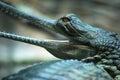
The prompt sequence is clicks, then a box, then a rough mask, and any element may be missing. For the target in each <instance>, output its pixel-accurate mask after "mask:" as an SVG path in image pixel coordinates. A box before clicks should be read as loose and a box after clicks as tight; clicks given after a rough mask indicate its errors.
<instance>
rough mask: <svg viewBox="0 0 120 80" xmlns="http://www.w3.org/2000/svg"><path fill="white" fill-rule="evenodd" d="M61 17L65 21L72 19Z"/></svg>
mask: <svg viewBox="0 0 120 80" xmlns="http://www.w3.org/2000/svg"><path fill="white" fill-rule="evenodd" d="M61 19H62V21H63V22H69V21H70V19H69V18H67V17H63V18H61Z"/></svg>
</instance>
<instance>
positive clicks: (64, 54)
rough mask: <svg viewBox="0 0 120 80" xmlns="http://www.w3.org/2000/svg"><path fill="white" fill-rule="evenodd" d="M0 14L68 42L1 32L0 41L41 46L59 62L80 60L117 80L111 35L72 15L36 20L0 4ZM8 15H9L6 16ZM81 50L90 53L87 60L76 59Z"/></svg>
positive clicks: (118, 52) (117, 43)
mask: <svg viewBox="0 0 120 80" xmlns="http://www.w3.org/2000/svg"><path fill="white" fill-rule="evenodd" d="M0 10H1V11H2V12H4V13H6V14H9V15H10V16H13V17H16V18H19V17H21V18H19V19H26V20H28V21H30V22H32V23H35V24H37V25H38V24H39V25H41V26H42V25H43V26H44V27H46V28H48V29H51V30H54V31H56V32H58V33H60V34H62V35H64V36H66V37H67V38H68V40H66V41H65V40H62V41H58V40H53V41H49V40H48V41H46V40H37V39H33V38H28V37H23V36H18V35H13V34H9V33H4V32H0V36H1V37H4V38H8V39H13V40H16V41H21V42H25V43H30V44H33V45H38V46H42V47H44V48H46V49H47V50H48V51H49V52H51V54H53V55H54V56H56V57H59V58H62V59H82V61H84V62H94V63H95V64H97V65H98V64H101V65H102V66H103V68H104V69H105V70H106V71H107V72H108V73H109V74H110V75H111V76H112V77H113V78H114V79H116V80H119V79H120V62H119V61H120V37H119V35H118V34H116V33H115V32H109V31H106V30H103V29H100V28H96V27H93V26H90V25H88V24H86V23H84V22H82V21H81V20H80V19H79V18H78V17H77V16H76V15H74V14H68V15H66V16H63V17H61V18H60V19H58V20H45V19H42V18H40V19H38V18H35V17H33V16H32V17H31V16H30V15H28V14H26V13H24V14H23V12H21V11H19V10H17V9H15V8H14V7H11V6H8V5H7V4H4V3H2V2H0ZM11 12H12V14H10V13H11ZM14 15H17V16H14ZM81 46H85V47H87V49H86V50H89V51H90V53H86V55H87V58H86V57H84V59H83V58H81V57H80V55H79V54H80V51H81ZM88 56H89V57H88Z"/></svg>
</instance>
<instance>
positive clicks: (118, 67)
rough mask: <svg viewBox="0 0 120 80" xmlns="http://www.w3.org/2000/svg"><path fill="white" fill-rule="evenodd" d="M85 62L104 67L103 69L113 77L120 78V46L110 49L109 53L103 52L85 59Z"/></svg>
mask: <svg viewBox="0 0 120 80" xmlns="http://www.w3.org/2000/svg"><path fill="white" fill-rule="evenodd" d="M82 61H84V62H94V63H95V64H99V65H101V66H103V68H104V69H105V70H106V71H107V72H108V73H109V74H110V75H111V76H112V77H113V78H116V77H117V76H119V77H120V45H116V46H114V48H113V49H110V48H108V50H107V51H104V52H103V51H101V52H99V53H98V54H97V55H94V56H93V57H88V58H86V59H83V60H82Z"/></svg>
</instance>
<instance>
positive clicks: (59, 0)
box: [0, 0, 120, 79]
mask: <svg viewBox="0 0 120 80" xmlns="http://www.w3.org/2000/svg"><path fill="white" fill-rule="evenodd" d="M1 1H4V2H6V3H8V4H10V5H12V6H15V7H16V8H18V9H19V10H22V11H24V12H27V13H29V14H32V15H33V16H38V17H45V18H52V19H58V18H59V17H61V16H64V15H66V14H68V13H74V14H76V15H77V16H78V17H79V18H80V19H81V20H83V21H84V22H86V23H88V24H90V25H92V26H97V27H101V28H104V29H106V30H109V31H114V32H117V33H119V34H120V29H119V25H120V15H119V14H120V0H1ZM0 31H5V32H10V33H15V34H19V35H25V36H30V37H34V38H42V39H65V38H64V37H63V36H61V35H59V34H57V33H54V32H51V31H50V30H45V29H43V28H37V27H36V26H32V25H30V24H26V23H21V22H19V21H17V20H15V19H12V18H11V17H9V16H6V15H5V14H3V13H1V12H0ZM56 59H58V58H55V57H54V56H52V55H51V54H50V53H49V52H47V51H46V50H45V49H44V48H42V47H38V46H34V45H30V44H25V43H21V42H17V41H12V40H8V39H4V38H0V79H1V78H2V77H4V76H7V75H9V74H12V73H14V72H17V71H19V70H20V69H22V68H24V67H25V66H27V65H31V64H34V63H37V62H41V61H48V60H56Z"/></svg>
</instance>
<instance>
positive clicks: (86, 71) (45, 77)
mask: <svg viewBox="0 0 120 80" xmlns="http://www.w3.org/2000/svg"><path fill="white" fill-rule="evenodd" d="M73 65H74V66H73ZM63 69H64V70H63ZM31 75H32V76H31ZM3 80H113V79H112V78H111V77H110V75H108V74H107V73H106V71H105V70H104V69H102V68H101V67H100V66H98V65H97V66H96V65H95V64H93V63H83V62H81V61H77V60H64V61H51V62H44V63H39V64H35V65H32V66H30V67H28V68H27V69H23V70H21V71H20V72H18V73H16V74H13V75H11V76H8V77H6V78H3Z"/></svg>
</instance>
